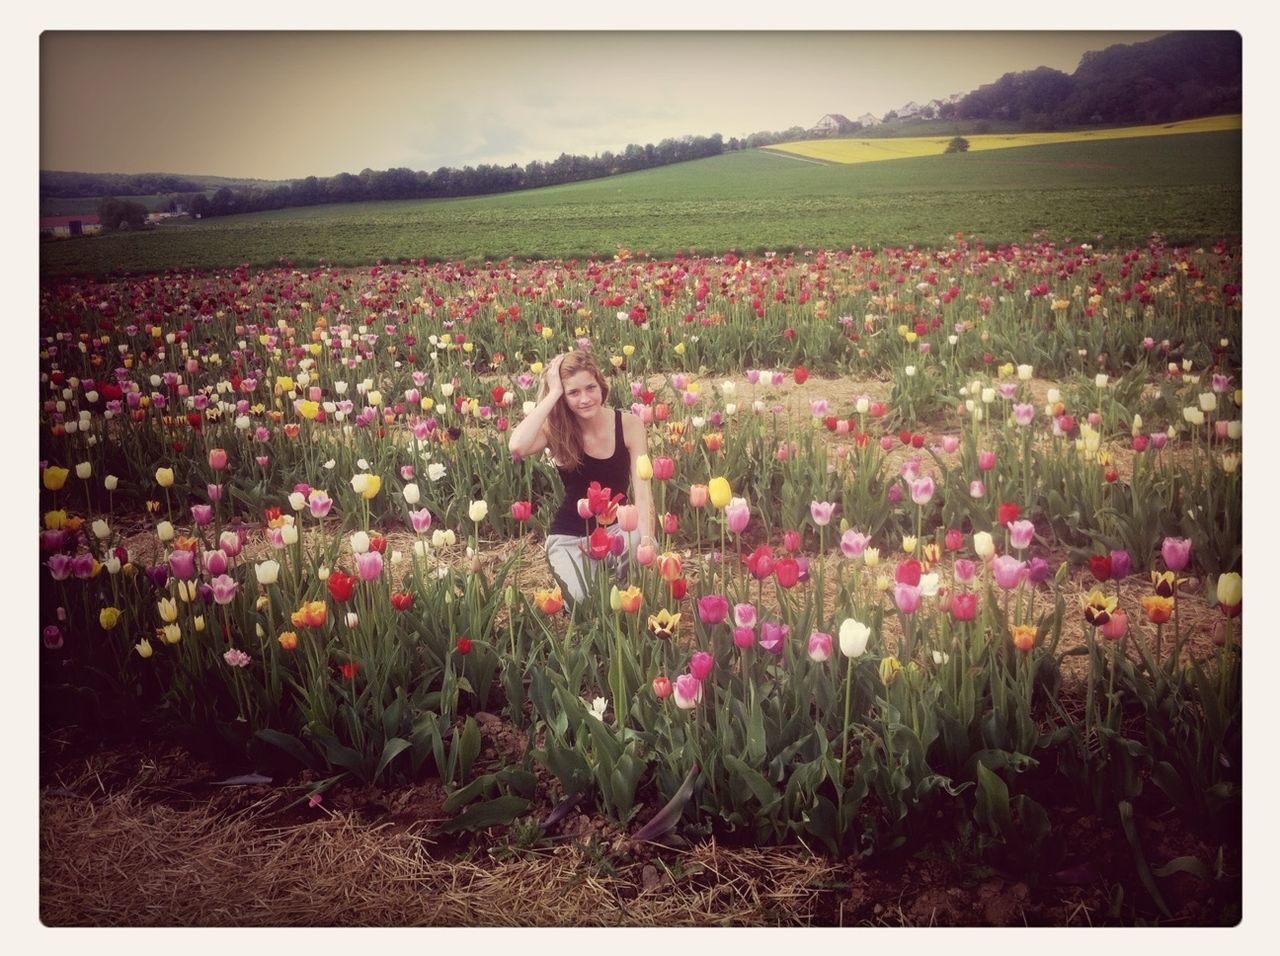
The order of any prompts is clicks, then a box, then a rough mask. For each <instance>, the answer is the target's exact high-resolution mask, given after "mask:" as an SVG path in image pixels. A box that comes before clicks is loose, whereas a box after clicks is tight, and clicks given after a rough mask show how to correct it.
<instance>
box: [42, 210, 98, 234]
mask: <svg viewBox="0 0 1280 956" xmlns="http://www.w3.org/2000/svg"><path fill="white" fill-rule="evenodd" d="M101 231H102V223H101V222H99V221H98V217H97V216H96V215H83V216H42V217H41V219H40V235H41V236H48V237H49V238H52V239H62V238H67V237H69V236H94V235H97V234H98V233H100V232H101Z"/></svg>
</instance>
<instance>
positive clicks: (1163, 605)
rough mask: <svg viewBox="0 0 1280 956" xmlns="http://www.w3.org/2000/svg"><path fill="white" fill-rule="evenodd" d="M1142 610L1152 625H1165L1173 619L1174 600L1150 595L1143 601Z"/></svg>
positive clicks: (1158, 595)
mask: <svg viewBox="0 0 1280 956" xmlns="http://www.w3.org/2000/svg"><path fill="white" fill-rule="evenodd" d="M1142 610H1144V611H1145V612H1146V613H1147V620H1148V621H1150V622H1151V623H1152V624H1165V623H1167V622H1168V621H1169V620H1170V619H1171V618H1172V617H1173V598H1168V597H1164V596H1163V595H1160V594H1148V595H1147V596H1146V597H1144V598H1143V599H1142Z"/></svg>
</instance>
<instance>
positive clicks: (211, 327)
mask: <svg viewBox="0 0 1280 956" xmlns="http://www.w3.org/2000/svg"><path fill="white" fill-rule="evenodd" d="M1241 261H1242V260H1241V249H1240V246H1239V245H1238V243H1232V242H1221V243H1218V244H1208V245H1206V246H1204V247H1174V246H1167V245H1165V244H1164V243H1163V242H1162V240H1161V239H1160V238H1159V237H1158V236H1155V237H1152V239H1151V240H1150V241H1149V242H1147V243H1145V244H1142V245H1138V246H1134V247H1131V248H1106V249H1094V248H1091V247H1090V246H1088V245H1081V244H1074V243H1065V244H1056V243H1054V242H1051V241H1049V240H1047V239H1042V238H1037V239H1034V240H1032V241H1028V242H1027V243H1025V244H1020V245H1001V246H999V247H986V246H984V245H983V244H982V243H979V242H970V241H966V240H965V239H964V238H963V237H959V238H956V239H955V241H954V242H953V243H952V244H951V245H949V246H946V247H941V248H936V249H917V248H914V247H911V248H894V247H885V248H858V247H854V248H851V249H841V250H827V251H815V252H811V253H796V254H789V255H783V254H778V255H773V254H764V255H761V256H758V257H757V256H753V257H740V256H738V255H735V254H725V255H722V256H705V257H699V256H691V255H686V256H675V257H671V258H665V259H661V260H657V259H650V258H646V257H644V256H639V255H632V254H631V253H629V252H628V251H627V250H625V249H619V250H618V251H617V254H616V255H613V256H605V257H601V258H596V259H582V260H573V261H538V262H516V261H500V262H493V263H487V264H484V265H466V264H462V263H441V264H434V265H432V264H427V263H420V262H416V261H415V262H409V261H405V262H401V263H399V264H390V263H388V264H383V265H379V266H366V267H363V268H355V267H352V268H338V267H328V266H325V267H316V268H308V269H301V268H288V267H280V268H273V269H272V268H269V269H261V270H256V269H250V268H248V267H241V268H238V269H225V270H214V271H194V270H181V271H170V272H164V273H150V274H144V275H138V276H132V277H127V278H72V277H67V278H53V277H50V278H46V279H45V280H44V281H43V282H42V285H41V290H40V296H41V299H40V359H39V390H40V409H39V414H40V418H39V429H40V457H41V461H40V476H39V479H38V480H39V482H40V486H39V487H40V492H39V493H40V512H39V519H40V528H39V561H40V565H41V567H40V588H39V592H40V593H39V609H40V610H39V615H40V626H41V641H42V647H41V665H40V682H41V693H40V708H41V726H42V731H43V732H44V733H45V734H52V733H53V732H54V731H57V733H58V735H59V738H60V739H73V738H74V739H75V740H78V741H80V745H81V746H93V745H94V743H95V742H98V741H102V740H107V739H110V740H116V741H118V740H121V739H146V740H152V741H154V740H160V739H163V740H167V741H176V742H180V743H181V744H182V746H184V747H185V748H186V749H187V750H188V751H189V752H191V753H192V754H194V755H196V756H197V757H198V758H199V759H202V760H208V761H209V762H211V763H212V764H214V765H216V766H218V767H226V768H229V772H236V773H258V774H262V775H265V776H269V777H270V778H271V779H272V780H273V781H274V782H275V786H276V787H278V788H280V789H279V792H280V793H283V794H285V795H286V797H287V800H286V801H283V802H287V804H288V812H289V813H290V814H294V815H301V817H303V818H307V817H308V815H310V816H312V817H315V816H318V815H320V814H322V813H325V812H327V808H330V807H333V806H336V805H337V802H338V801H339V800H340V798H341V794H343V793H351V792H353V791H355V790H357V789H359V788H365V789H366V790H367V791H369V792H375V791H376V792H382V793H397V792H400V793H403V792H406V790H407V788H414V787H422V786H426V785H427V784H430V785H432V786H434V787H436V788H437V790H438V792H439V793H440V795H441V800H440V801H439V802H438V803H437V804H436V807H435V809H436V810H437V811H438V812H437V813H436V815H435V818H434V819H433V821H432V824H431V833H432V834H433V836H435V837H437V838H441V839H443V838H446V837H447V838H448V839H450V840H453V841H455V843H454V844H453V845H454V846H457V847H463V848H466V847H472V848H474V847H495V846H497V847H502V846H507V847H510V846H513V845H517V844H518V845H521V846H532V847H537V846H552V845H555V841H556V840H558V839H561V837H562V834H563V832H564V827H565V826H566V823H567V821H569V820H571V819H572V820H577V819H582V818H586V819H588V820H591V821H594V822H596V823H598V824H599V825H600V826H601V827H603V828H604V829H602V830H601V831H599V832H602V833H605V834H606V835H607V838H608V839H609V840H612V841H613V845H614V847H615V851H616V852H617V853H624V852H640V851H638V850H636V849H635V848H644V849H643V852H644V853H647V854H650V855H651V856H652V857H653V858H654V859H657V860H666V861H667V863H666V864H664V865H665V866H668V867H670V866H673V865H675V864H673V863H672V861H678V860H679V859H680V857H681V854H683V853H686V852H688V848H689V847H692V846H698V845H706V843H707V841H716V842H717V844H719V845H727V846H737V847H751V848H756V849H767V850H769V851H770V852H777V853H790V852H795V851H802V852H804V853H807V854H809V855H810V856H811V857H813V858H815V859H821V860H824V861H827V863H828V864H830V865H831V866H841V867H849V868H866V867H871V868H874V867H883V866H889V865H891V864H892V863H893V862H894V861H901V860H904V859H912V860H918V859H922V858H925V857H929V855H930V854H933V855H935V856H936V855H941V856H948V855H949V856H948V858H955V859H963V860H964V861H966V862H965V865H966V866H970V867H972V868H978V869H980V871H981V872H982V873H987V874H1000V875H1001V877H1002V878H1005V879H1008V880H1010V881H1015V882H1017V884H1018V885H1019V886H1021V887H1022V888H1023V889H1024V890H1027V891H1028V893H1029V894H1030V896H1029V897H1028V899H1029V900H1032V901H1034V900H1036V899H1042V898H1047V897H1048V896H1054V898H1055V899H1057V898H1058V897H1065V896H1067V895H1069V894H1070V893H1076V894H1084V895H1085V896H1088V898H1089V899H1092V900H1094V901H1095V902H1096V901H1101V902H1098V906H1099V909H1098V911H1097V912H1096V913H1095V916H1094V920H1095V921H1107V920H1108V919H1109V920H1110V921H1111V922H1115V923H1135V922H1145V923H1157V922H1180V923H1183V924H1196V923H1199V924H1206V923H1209V924H1214V923H1216V924H1231V923H1234V922H1236V921H1238V920H1239V919H1240V916H1241V913H1240V867H1241V841H1242V836H1241V833H1242V831H1241V781H1242V723H1241V721H1242V711H1241V662H1242V644H1241V633H1242V632H1241V625H1242V620H1243V616H1242V606H1243V604H1242V572H1243V567H1242V556H1241V555H1242V552H1241V482H1242V474H1243V465H1242V452H1241V447H1242V437H1241V418H1242V412H1241V409H1242V392H1241V388H1242V384H1243V383H1242V380H1241V314H1242V313H1241V299H1240V286H1241V268H1242V267H1241ZM575 348H582V349H588V350H590V351H591V353H592V354H593V355H594V356H595V357H596V359H597V361H598V362H599V363H600V365H601V367H602V368H603V369H605V371H606V374H607V375H608V376H609V379H610V386H611V391H610V397H609V401H610V404H613V405H616V406H619V407H621V408H624V409H627V410H630V411H632V412H634V413H635V414H636V415H638V416H639V417H641V418H642V419H643V420H644V421H645V422H646V424H647V425H648V443H649V456H648V458H647V460H644V461H642V462H641V470H642V473H643V474H651V475H652V478H651V481H652V487H653V500H654V507H655V512H656V515H657V527H658V534H657V538H658V541H657V546H656V547H648V546H644V547H641V548H640V549H639V551H638V552H637V554H636V555H635V559H636V560H635V561H633V562H632V563H631V566H630V570H629V572H628V574H627V575H626V576H625V577H624V578H622V579H621V580H618V579H616V578H615V577H614V576H613V574H612V573H611V570H612V564H611V561H612V556H611V555H609V554H608V549H607V548H601V549H600V550H599V551H596V550H592V561H591V564H590V567H591V576H592V579H591V580H590V581H588V582H587V583H588V596H587V599H586V600H585V601H583V602H581V603H580V604H578V605H577V606H576V607H572V608H570V607H569V606H567V605H566V603H565V600H564V596H563V594H562V593H561V591H560V590H559V589H558V588H557V587H556V586H555V582H554V579H553V578H552V576H551V573H550V571H549V569H548V567H547V564H546V561H545V559H544V557H543V553H542V548H541V542H542V538H543V537H544V535H545V533H546V530H547V524H548V521H549V519H550V516H551V514H552V513H553V512H554V510H555V508H556V506H557V505H558V503H559V500H560V493H561V486H560V480H559V477H558V473H557V471H556V469H555V467H554V466H553V464H552V463H551V461H550V459H549V457H547V456H546V455H543V456H539V457H538V458H536V459H530V460H517V459H514V458H513V456H512V455H511V454H510V453H509V452H508V450H507V449H508V445H507V442H508V438H509V435H510V431H511V429H512V428H513V427H514V426H515V425H516V424H517V423H518V422H519V421H520V419H521V417H522V416H523V414H524V412H525V410H526V409H527V408H528V407H531V406H532V404H533V402H534V401H535V400H536V399H537V383H538V377H539V374H540V372H541V371H542V368H543V366H544V364H545V363H547V362H548V361H550V359H551V358H553V357H554V356H555V355H557V354H559V353H562V352H564V351H566V350H569V349H575ZM614 491H616V489H599V493H594V492H593V494H592V496H591V497H590V499H584V501H583V503H582V504H581V505H580V507H581V508H585V509H586V511H585V512H584V513H589V514H592V515H594V516H600V517H601V518H602V519H603V520H604V521H605V522H606V523H607V522H610V521H618V522H623V523H625V522H629V521H634V520H635V514H634V509H631V508H629V507H627V505H628V502H627V501H626V500H623V501H622V502H621V504H620V505H619V503H618V502H617V501H616V499H615V498H614V496H613V495H612V493H613V492H614ZM624 527H625V524H624ZM597 555H599V560H596V556H597ZM1086 831H1087V832H1088V833H1091V834H1092V837H1090V838H1086V837H1085V836H1082V834H1083V833H1085V832H1086ZM1175 832H1176V834H1177V836H1176V838H1175V837H1174V836H1173V835H1172V834H1174V833H1175ZM628 848H630V849H628ZM1104 848H1105V854H1108V855H1105V860H1106V862H1102V860H1103V859H1104ZM513 852H514V851H513ZM922 855H924V856H922ZM930 858H932V857H930ZM852 871H853V870H852V869H850V870H846V871H841V872H846V873H847V872H852ZM977 871H978V870H974V872H977ZM858 872H861V870H858ZM1081 874H1084V875H1081ZM1028 888H1029V889H1028ZM832 892H833V893H834V894H835V895H839V891H832ZM1055 894H1056V895H1055ZM1089 894H1092V895H1091V896H1089ZM833 898H834V897H833ZM1081 898H1084V896H1081ZM1028 905H1030V904H1028ZM1108 907H1110V909H1108ZM840 912H841V913H842V914H843V918H845V919H846V920H848V919H851V918H852V919H863V920H871V919H873V917H872V916H871V911H870V910H869V909H868V910H867V911H866V912H865V913H859V912H858V911H857V910H856V908H854V909H853V910H849V909H842V910H841V911H840ZM1033 912H1034V911H1033ZM1039 912H1040V913H1041V914H1042V915H1041V916H1040V917H1039V918H1041V919H1046V920H1047V919H1053V918H1054V917H1051V916H1047V915H1043V914H1045V913H1047V911H1046V910H1041V911H1039ZM834 913H835V905H834V903H833V904H832V907H831V911H830V912H828V913H826V914H825V915H818V916H815V917H814V919H815V920H816V921H818V922H822V921H826V922H834V921H835V919H836V918H835V916H834V915H833V914H834ZM512 918H513V919H519V915H518V914H515V915H513V917H512ZM919 918H921V919H927V918H928V917H927V914H926V915H925V916H921V917H919ZM46 919H48V917H46ZM951 919H952V920H954V921H957V922H966V921H970V922H982V921H983V920H984V917H983V916H982V914H981V912H978V914H977V915H973V914H969V915H964V914H960V915H953V916H952V917H951ZM1016 919H1017V920H1018V921H1021V919H1022V917H1016ZM68 921H71V922H74V919H71V918H68ZM159 921H160V922H163V918H159ZM275 921H276V922H277V923H280V922H288V921H289V920H288V917H286V916H282V915H277V917H276V920H275Z"/></svg>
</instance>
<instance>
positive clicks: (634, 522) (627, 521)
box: [511, 501, 640, 534]
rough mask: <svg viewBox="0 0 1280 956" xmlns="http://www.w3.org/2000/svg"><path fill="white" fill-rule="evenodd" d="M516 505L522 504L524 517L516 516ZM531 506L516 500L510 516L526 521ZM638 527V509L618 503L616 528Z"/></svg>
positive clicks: (626, 530) (628, 531)
mask: <svg viewBox="0 0 1280 956" xmlns="http://www.w3.org/2000/svg"><path fill="white" fill-rule="evenodd" d="M516 505H522V506H524V509H526V510H524V511H523V513H524V517H523V518H521V517H517V516H516ZM531 508H532V506H531V505H530V504H529V502H527V501H517V502H516V504H514V505H512V506H511V516H512V517H513V518H515V519H516V520H517V521H528V520H529V517H530V515H531V514H532V511H531ZM638 527H640V509H639V508H637V507H636V506H635V505H618V528H619V529H621V530H622V531H625V532H627V533H628V534H630V533H631V532H632V531H635V530H636V529H637V528H638Z"/></svg>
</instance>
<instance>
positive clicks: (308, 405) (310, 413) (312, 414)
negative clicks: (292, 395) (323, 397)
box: [298, 399, 320, 422]
mask: <svg viewBox="0 0 1280 956" xmlns="http://www.w3.org/2000/svg"><path fill="white" fill-rule="evenodd" d="M298 414H299V415H301V416H302V417H303V418H305V419H306V420H307V421H309V422H310V421H315V418H316V416H317V415H319V414H320V403H319V402H312V401H309V400H305V399H304V400H303V401H301V402H298Z"/></svg>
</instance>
